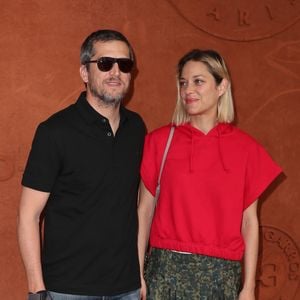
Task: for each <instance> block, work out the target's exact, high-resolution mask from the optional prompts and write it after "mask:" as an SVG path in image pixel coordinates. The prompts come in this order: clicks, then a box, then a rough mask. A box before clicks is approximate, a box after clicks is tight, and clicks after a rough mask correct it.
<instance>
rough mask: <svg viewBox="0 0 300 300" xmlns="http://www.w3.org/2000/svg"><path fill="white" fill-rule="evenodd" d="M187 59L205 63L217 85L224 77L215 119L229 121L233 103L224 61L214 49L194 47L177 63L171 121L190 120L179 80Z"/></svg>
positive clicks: (176, 122) (232, 114)
mask: <svg viewBox="0 0 300 300" xmlns="http://www.w3.org/2000/svg"><path fill="white" fill-rule="evenodd" d="M189 61H196V62H197V61H198V62H202V63H204V64H205V65H206V67H207V69H208V71H209V73H210V74H211V75H212V76H213V77H214V79H215V81H216V84H217V85H219V84H220V83H221V82H222V80H223V79H226V80H227V82H228V86H227V89H226V91H225V92H224V94H223V95H222V96H221V97H220V99H219V103H218V112H217V119H218V121H219V122H221V123H231V122H232V121H233V120H234V105H233V99H232V93H231V83H230V76H229V73H228V70H227V67H226V64H225V62H224V59H223V58H222V57H221V55H220V54H219V53H217V52H216V51H214V50H200V49H194V50H191V51H189V52H188V53H187V54H185V55H184V56H183V57H182V58H181V59H180V60H179V62H178V65H177V103H176V106H175V110H174V114H173V119H172V122H173V123H174V124H176V125H180V124H183V123H186V122H189V121H190V116H189V115H188V114H187V112H186V110H185V108H184V105H183V102H182V99H181V97H180V85H179V80H180V78H181V75H182V70H183V68H184V66H185V64H186V63H187V62H189Z"/></svg>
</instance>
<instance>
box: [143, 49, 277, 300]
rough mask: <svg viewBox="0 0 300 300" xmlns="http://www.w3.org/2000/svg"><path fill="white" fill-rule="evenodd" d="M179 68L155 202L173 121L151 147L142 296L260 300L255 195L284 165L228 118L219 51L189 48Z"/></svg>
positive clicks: (153, 136) (147, 151)
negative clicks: (148, 250) (257, 296)
mask: <svg viewBox="0 0 300 300" xmlns="http://www.w3.org/2000/svg"><path fill="white" fill-rule="evenodd" d="M177 75H178V78H177V80H178V100H177V104H176V108H175V112H174V116H173V122H172V125H173V126H175V133H174V136H173V139H172V141H171V146H170V149H169V152H168V154H167V158H166V163H165V166H164V169H163V173H162V177H161V192H160V197H159V200H158V203H157V205H156V208H155V201H154V195H155V189H156V185H157V180H158V173H159V169H160V164H161V160H162V156H163V152H164V149H165V145H166V141H167V138H168V135H169V132H170V127H171V125H168V126H164V127H162V128H159V129H157V130H155V131H153V132H152V133H150V134H149V135H148V136H147V137H146V142H145V147H144V156H143V161H142V167H141V177H142V181H141V187H140V200H139V207H138V214H139V235H138V247H139V259H140V265H141V280H142V289H141V298H142V299H146V294H147V300H150V299H151V300H152V299H155V300H168V299H177V300H179V299H187V300H193V299H207V300H208V299H209V300H218V299H226V300H233V299H239V300H246V299H247V300H254V299H255V291H254V290H255V272H256V264H257V253H258V219H257V199H258V197H259V195H260V194H261V193H262V192H263V191H264V190H265V188H266V187H267V186H268V185H269V184H270V182H271V181H272V180H273V179H274V178H275V177H276V176H277V175H278V174H279V173H280V172H281V169H280V167H279V166H277V165H276V164H275V163H274V162H273V161H272V159H271V158H270V156H269V155H268V154H267V153H266V151H265V150H264V149H263V148H262V146H260V145H259V144H258V143H257V142H256V141H255V140H254V139H253V138H251V137H250V136H249V135H247V134H246V133H244V132H243V131H241V130H239V129H238V128H236V127H234V126H233V125H231V124H230V123H231V122H232V121H233V120H234V108H233V100H232V96H231V87H230V77H229V74H228V71H227V68H226V65H225V63H224V60H223V59H222V57H221V56H220V55H219V54H218V53H217V52H215V51H212V50H206V51H203V50H198V49H196V50H192V51H190V52H188V53H187V54H186V55H184V56H183V57H182V58H181V59H180V61H179V63H178V66H177ZM154 210H155V214H154ZM153 214H154V216H153ZM152 217H153V218H152ZM150 228H151V232H150V247H151V254H150V256H149V264H148V266H147V270H146V275H145V279H146V283H147V293H146V283H145V280H144V276H143V273H144V256H145V250H146V247H147V243H148V237H149V231H150ZM242 258H243V259H244V274H243V284H242V285H241V277H242V276H241V265H240V260H241V259H242Z"/></svg>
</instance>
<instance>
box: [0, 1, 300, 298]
mask: <svg viewBox="0 0 300 300" xmlns="http://www.w3.org/2000/svg"><path fill="white" fill-rule="evenodd" d="M299 2H300V1H299V0H252V1H248V0H236V1H234V0H231V1H230V0H228V1H222V0H219V1H218V0H23V1H22V0H12V1H4V0H1V2H0V4H1V8H0V24H1V35H0V70H1V73H0V101H1V102H0V222H1V227H0V295H1V296H0V298H1V299H5V300H16V299H17V300H22V299H24V293H25V292H26V291H27V287H26V279H25V275H24V270H23V266H22V263H21V260H20V256H19V252H18V246H17V241H16V218H17V207H18V202H19V196H20V179H21V176H22V172H23V169H24V163H25V161H26V158H27V155H28V151H29V148H30V144H31V140H32V136H33V133H34V131H35V128H36V126H37V124H38V123H39V122H40V121H42V120H43V119H45V118H46V117H48V116H49V115H50V114H52V113H53V112H55V111H57V110H59V109H61V108H63V107H65V106H67V105H68V104H70V103H72V102H73V101H74V100H75V99H76V97H77V96H78V95H79V93H80V91H81V90H82V89H83V88H84V86H83V84H82V82H81V80H80V77H79V73H78V68H79V48H80V45H81V43H82V41H83V39H84V38H85V37H86V36H87V35H88V34H89V33H90V32H91V31H94V30H96V29H99V28H113V29H117V30H121V31H122V32H124V33H125V35H127V37H128V38H129V40H130V41H131V42H132V44H133V46H134V48H135V50H136V55H137V58H138V69H139V73H138V76H137V78H136V79H135V82H134V87H133V88H134V95H133V97H132V99H131V101H130V102H129V104H128V106H129V107H130V108H131V109H133V110H136V111H138V112H139V113H141V115H142V116H143V117H144V119H145V122H146V124H147V126H148V129H149V130H151V129H154V128H156V127H158V126H160V125H163V124H165V123H167V122H169V121H170V117H171V115H172V111H173V107H174V101H175V97H176V89H175V65H176V62H177V60H178V59H179V58H180V56H182V55H183V54H184V53H185V52H186V51H188V50H190V49H191V48H195V47H200V48H214V49H216V50H218V51H220V52H221V53H222V54H223V56H224V57H225V58H226V60H227V62H228V65H229V67H230V70H231V75H232V78H233V87H234V96H235V102H236V107H237V111H238V126H240V127H241V128H243V129H245V130H247V131H248V132H249V133H250V134H252V135H253V136H254V137H256V138H257V139H258V140H259V141H260V142H261V143H262V144H263V145H265V147H266V148H267V150H268V151H269V152H270V154H271V155H272V156H273V158H274V159H275V160H276V161H277V162H278V163H279V164H280V165H281V166H282V167H283V169H284V173H285V175H283V176H281V177H280V178H279V179H278V180H277V181H276V183H275V184H273V185H272V186H271V188H270V189H269V190H268V191H267V192H266V193H265V194H264V195H263V197H262V201H261V206H260V220H261V225H262V227H261V237H262V239H261V240H262V244H261V245H262V249H261V254H260V262H259V270H258V274H257V282H258V293H259V297H258V299H261V300H280V299H281V300H292V299H300V288H299V273H300V270H299V268H300V267H299V264H300V257H299V246H300V231H299V225H300V218H299V216H300V202H299V200H300V199H299V185H300V180H299V178H300V175H299V171H298V169H299V155H300V138H299V130H300V118H299V114H300V85H299V78H300V36H299V32H300V26H299V25H300V24H299V23H300V22H299V17H300V3H299Z"/></svg>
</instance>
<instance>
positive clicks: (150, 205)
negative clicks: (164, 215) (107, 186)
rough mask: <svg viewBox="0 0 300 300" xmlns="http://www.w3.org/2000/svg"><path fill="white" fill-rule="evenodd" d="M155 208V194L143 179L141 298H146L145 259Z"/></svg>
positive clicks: (143, 299) (140, 216)
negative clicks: (149, 189)
mask: <svg viewBox="0 0 300 300" xmlns="http://www.w3.org/2000/svg"><path fill="white" fill-rule="evenodd" d="M154 210H155V200H154V196H153V195H152V194H151V193H150V192H149V191H148V190H147V188H146V187H145V185H144V183H143V181H141V184H140V190H139V202H138V218H139V230H138V252H139V262H140V272H141V283H142V287H141V299H142V300H146V284H145V280H144V259H145V252H146V250H147V246H148V239H149V232H150V227H151V223H152V218H153V213H154Z"/></svg>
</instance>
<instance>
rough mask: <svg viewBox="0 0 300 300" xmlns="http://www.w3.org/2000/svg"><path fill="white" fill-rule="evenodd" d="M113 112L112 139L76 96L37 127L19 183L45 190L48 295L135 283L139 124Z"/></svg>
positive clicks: (106, 291)
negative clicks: (116, 118) (115, 117)
mask: <svg viewBox="0 0 300 300" xmlns="http://www.w3.org/2000/svg"><path fill="white" fill-rule="evenodd" d="M120 114H121V120H120V125H119V128H118V130H117V132H116V135H115V136H114V135H113V133H112V130H111V128H110V125H109V122H108V120H107V119H106V118H105V117H103V116H101V115H100V114H99V113H97V112H96V111H95V110H94V109H93V108H92V107H91V106H90V105H89V104H88V102H87V100H86V98H85V93H82V94H81V95H80V97H79V99H78V101H77V102H76V103H75V104H73V105H71V106H69V107H67V108H66V109H64V110H62V111H60V112H58V113H56V114H54V115H53V116H51V117H50V118H49V119H48V120H46V121H45V122H43V123H41V124H40V125H39V126H38V128H37V131H36V134H35V137H34V140H33V143H32V149H31V152H30V155H29V158H28V162H27V166H26V169H25V172H24V175H23V180H22V184H23V185H24V186H27V187H30V188H32V189H36V190H39V191H45V192H50V196H49V199H48V202H47V205H46V207H45V224H44V246H43V252H42V267H43V275H44V280H45V284H46V288H47V289H48V290H52V291H56V292H60V293H69V294H80V295H81V294H82V295H92V296H93V295H95V296H97V295H114V294H119V293H123V292H126V291H131V290H134V289H137V288H139V286H140V275H139V265H138V256H137V243H136V239H137V212H136V205H137V188H138V183H139V167H140V161H141V155H142V148H143V143H144V135H145V125H144V123H143V121H142V119H141V117H140V116H139V115H138V114H136V113H134V112H132V111H129V110H127V109H125V108H124V107H121V108H120Z"/></svg>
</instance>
